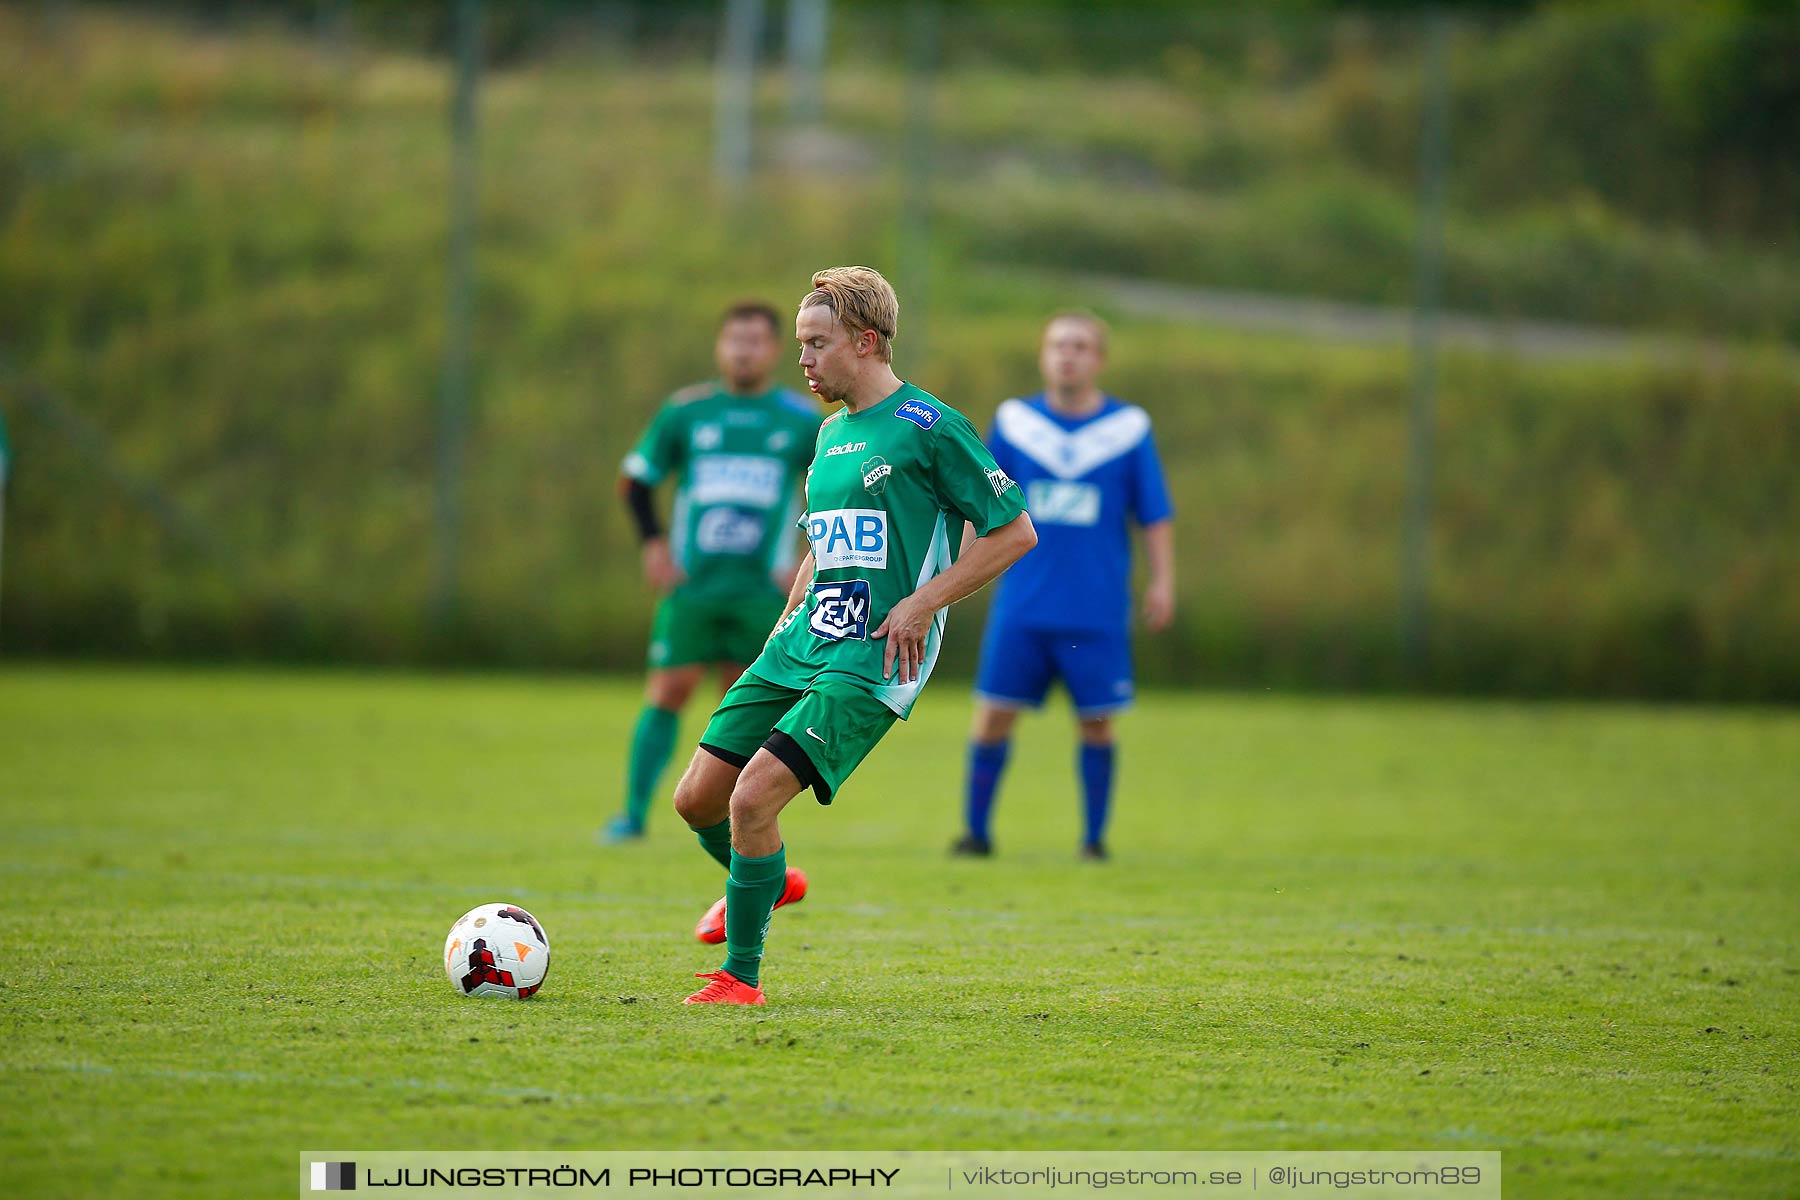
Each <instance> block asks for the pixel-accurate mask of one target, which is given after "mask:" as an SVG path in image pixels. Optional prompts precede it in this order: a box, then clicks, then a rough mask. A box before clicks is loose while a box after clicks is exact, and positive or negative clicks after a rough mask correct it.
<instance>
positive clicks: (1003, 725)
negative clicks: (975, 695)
mask: <svg viewBox="0 0 1800 1200" xmlns="http://www.w3.org/2000/svg"><path fill="white" fill-rule="evenodd" d="M1018 715H1019V714H1018V713H1016V712H1014V711H1013V710H1012V709H1010V708H997V707H995V706H994V705H992V704H978V705H976V706H975V721H974V728H973V729H972V731H971V733H972V735H973V737H974V739H975V740H976V741H978V742H1003V741H1005V740H1006V738H1007V736H1008V735H1009V734H1011V733H1012V727H1013V722H1014V721H1015V720H1017V719H1018Z"/></svg>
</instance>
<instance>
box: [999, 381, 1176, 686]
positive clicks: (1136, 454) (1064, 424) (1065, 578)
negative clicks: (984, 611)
mask: <svg viewBox="0 0 1800 1200" xmlns="http://www.w3.org/2000/svg"><path fill="white" fill-rule="evenodd" d="M988 448H989V449H990V450H991V451H992V452H993V455H994V461H995V462H996V463H998V464H999V466H1000V469H1001V470H1003V471H1005V472H1006V473H1007V474H1008V475H1010V476H1011V477H1012V478H1013V479H1014V480H1015V481H1016V482H1017V483H1018V485H1019V487H1020V488H1022V489H1023V490H1024V493H1025V505H1026V509H1027V510H1028V511H1029V512H1030V513H1031V523H1032V525H1033V527H1035V528H1036V530H1037V535H1038V543H1037V547H1036V549H1034V550H1033V551H1032V552H1031V553H1030V554H1027V555H1026V556H1025V557H1023V558H1021V559H1020V560H1019V561H1018V562H1016V563H1014V564H1013V565H1012V566H1011V567H1010V568H1009V569H1008V570H1007V572H1006V574H1005V575H1003V576H1001V579H1000V584H999V589H998V591H997V593H996V594H995V596H994V603H993V607H992V609H991V610H990V612H989V615H988V625H987V630H986V633H985V635H984V637H983V640H982V653H981V666H980V670H979V674H978V676H977V679H976V692H977V694H978V695H980V696H981V697H983V698H984V699H987V700H989V701H992V702H994V703H999V704H1003V705H1010V706H1014V707H1032V708H1035V707H1036V706H1037V705H1039V704H1041V703H1042V702H1043V699H1044V696H1045V695H1046V693H1047V692H1048V690H1049V686H1050V683H1051V682H1052V680H1053V679H1055V678H1059V677H1060V678H1061V679H1062V680H1063V682H1064V684H1065V685H1066V686H1067V687H1068V689H1069V693H1070V695H1071V696H1072V697H1073V699H1074V701H1075V707H1076V709H1077V710H1078V711H1079V712H1081V713H1082V714H1083V715H1098V714H1100V713H1104V712H1108V711H1113V710H1116V709H1119V708H1123V707H1125V706H1126V705H1127V704H1129V703H1130V702H1131V697H1132V672H1131V639H1130V635H1129V629H1130V623H1131V527H1132V525H1134V524H1135V525H1139V526H1144V525H1155V524H1157V523H1158V522H1161V521H1166V520H1168V519H1169V518H1170V517H1171V516H1173V515H1174V509H1173V507H1172V506H1171V505H1170V503H1169V493H1168V488H1167V486H1166V484H1165V483H1164V481H1163V471H1162V463H1161V461H1160V460H1159V459H1158V458H1157V454H1156V445H1155V442H1154V441H1153V439H1152V438H1151V435H1150V417H1149V415H1148V414H1147V413H1145V412H1144V410H1143V409H1141V408H1138V407H1136V406H1135V405H1130V404H1124V403H1121V402H1120V401H1119V400H1117V399H1115V398H1113V397H1111V396H1107V397H1105V398H1104V401H1103V403H1102V404H1101V406H1100V408H1099V410H1098V411H1097V412H1095V413H1092V414H1090V415H1086V416H1080V417H1069V416H1064V415H1062V414H1060V413H1058V412H1056V410H1055V409H1053V408H1051V406H1050V403H1049V401H1048V400H1046V399H1045V398H1044V396H1043V395H1042V394H1041V393H1040V394H1038V395H1035V396H1031V397H1027V398H1025V399H1022V400H1008V401H1006V402H1005V403H1003V404H1001V405H1000V408H999V411H997V412H996V413H995V414H994V427H993V431H992V433H991V434H990V435H989V437H988Z"/></svg>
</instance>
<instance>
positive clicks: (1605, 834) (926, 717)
mask: <svg viewBox="0 0 1800 1200" xmlns="http://www.w3.org/2000/svg"><path fill="white" fill-rule="evenodd" d="M964 697H965V691H964V688H963V686H962V685H960V684H958V683H955V682H953V681H948V680H946V681H941V682H940V683H939V684H937V685H936V686H935V687H934V688H933V690H932V695H931V696H928V697H927V699H926V700H925V701H924V703H923V704H921V706H920V712H919V714H918V716H917V717H916V718H915V719H914V720H913V721H911V722H910V723H909V724H907V725H904V726H900V727H898V728H897V729H896V730H895V732H894V733H893V734H892V735H891V736H890V737H889V738H888V740H887V742H886V743H885V744H884V745H883V746H882V747H881V748H880V749H879V750H878V751H877V752H876V753H875V755H874V756H873V757H872V758H871V759H870V761H869V762H868V763H867V764H866V765H865V766H864V767H863V769H862V770H861V771H860V773H859V774H858V775H857V777H856V778H855V780H854V781H853V782H852V783H851V784H850V785H849V786H848V787H847V788H846V789H845V791H844V793H843V795H842V797H841V798H840V799H839V801H838V802H837V803H836V804H835V805H833V806H832V807H831V808H830V809H828V810H821V809H819V808H818V807H817V806H816V805H814V804H812V803H811V802H810V801H805V802H796V803H795V805H794V806H793V807H792V808H791V809H790V811H789V815H788V817H787V818H786V820H785V821H784V827H785V829H786V832H787V837H788V843H789V853H790V856H791V859H792V861H793V862H795V863H796V864H797V865H801V866H804V867H805V868H806V869H807V870H808V871H809V872H810V873H811V876H812V881H813V892H812V895H811V896H810V897H809V898H808V899H807V900H806V901H805V902H804V903H803V904H800V905H797V906H794V907H792V908H789V909H784V910H782V912H781V913H779V914H778V915H777V916H776V918H775V923H774V929H773V933H772V937H771V943H770V950H769V958H768V962H767V966H766V985H767V988H768V991H769V994H770V1005H769V1007H768V1008H767V1009H766V1010H761V1011H756V1010H736V1011H715V1010H705V1011H696V1010H691V1009H684V1008H683V1007H681V1005H680V1004H679V1000H680V998H681V997H682V996H683V995H684V994H685V993H686V992H687V991H688V990H690V988H691V987H692V986H693V984H692V981H691V980H690V978H689V973H690V972H692V971H696V970H710V969H712V968H713V967H715V966H716V965H717V960H718V958H719V955H718V954H717V953H716V952H715V951H714V950H713V949H711V948H708V947H702V946H700V945H698V944H697V943H695V942H694V941H693V940H692V938H691V932H690V931H691V928H692V925H693V923H694V920H695V919H696V918H697V917H698V915H699V914H700V912H701V911H702V910H703V909H704V907H705V906H706V905H707V904H708V903H709V902H710V901H712V900H713V899H714V898H716V897H717V896H718V895H719V894H720V890H721V885H722V879H721V875H720V872H719V871H718V869H717V868H716V867H715V866H714V865H713V864H712V863H711V861H710V860H708V859H706V858H705V857H704V856H703V855H702V853H701V852H700V850H699V849H698V847H697V846H695V844H694V843H693V840H692V838H691V837H689V836H687V835H686V834H685V832H684V831H683V830H682V829H681V828H680V827H679V824H678V822H677V821H676V820H674V819H673V815H672V813H670V812H669V811H667V810H666V809H662V810H659V811H658V812H657V813H656V815H655V818H654V824H653V829H652V837H651V839H650V841H649V842H648V843H647V844H644V845H641V846H633V847H627V848H622V849H612V850H602V849H601V848H599V847H598V846H596V844H595V842H594V840H593V836H592V834H593V830H594V828H595V827H596V826H597V825H599V824H600V822H601V820H602V819H603V817H604V816H606V815H607V814H608V813H609V812H610V811H611V809H612V808H613V806H614V803H615V797H616V791H617V786H618V781H619V779H620V777H621V774H622V763H621V754H622V748H623V746H624V743H625V739H626V735H627V731H628V729H629V724H630V721H631V718H632V716H633V714H634V712H635V709H636V705H637V698H636V688H635V685H634V684H631V683H627V682H606V683H591V682H582V681H573V680H567V679H564V680H536V679H515V678H506V679H486V678H483V679H471V678H434V677H416V676H413V677H398V676H377V677H366V676H356V675H310V674H275V673H270V674H258V673H239V672H218V673H208V672H203V673H178V672H160V671H115V670H102V669H76V670H57V669H48V668H45V669H16V668H15V669H9V670H7V671H5V672H4V673H0V806H3V807H0V812H3V813H4V817H5V826H4V828H5V831H6V846H5V849H4V852H3V853H0V862H3V866H4V872H5V878H6V892H7V895H8V897H9V900H10V902H11V903H10V906H9V907H10V909H11V915H10V919H9V920H7V921H5V922H4V923H3V924H0V946H3V947H4V951H5V955H6V959H7V962H8V964H9V965H8V969H7V970H6V972H5V973H4V976H3V977H0V1020H3V1021H4V1029H5V1035H6V1036H5V1041H4V1046H3V1048H0V1080H3V1081H4V1088H5V1094H6V1104H5V1106H4V1111H3V1113H0V1131H3V1132H0V1152H3V1153H4V1157H5V1161H6V1162H7V1164H8V1165H7V1174H8V1177H9V1187H10V1189H11V1194H27V1195H29V1194H51V1193H54V1194H57V1195H64V1196H67V1195H81V1194H116V1195H133V1196H155V1195H165V1196H193V1195H221V1196H223V1195H247V1194H252V1193H256V1194H286V1193H287V1192H288V1191H289V1190H290V1189H291V1188H292V1186H293V1184H292V1180H293V1175H294V1163H295V1157H294V1156H295V1153H296V1152H297V1151H299V1150H301V1149H304V1148H323V1147H334V1148H342V1149H352V1148H359V1149H418V1148H433V1149H480V1148H487V1149H539V1150H559V1149H570V1150H574V1149H643V1148H653V1147H673V1146H682V1147H693V1148H720V1149H726V1148H743V1149H748V1148H780V1147H807V1148H824V1147H835V1148H856V1149H871V1148H936V1147H980V1148H1009V1147H1032V1148H1071V1149H1073V1148H1092V1149H1122V1148H1133V1147H1135V1148H1184V1149H1202V1148H1235V1149H1273V1148H1295V1149H1301V1148H1304V1149H1332V1148H1348V1149H1400V1148H1419V1147H1439V1148H1466V1149H1498V1150H1501V1151H1503V1152H1504V1153H1505V1156H1506V1157H1505V1174H1506V1181H1507V1189H1508V1194H1509V1195H1521V1196H1524V1195H1588V1194H1612V1195H1621V1196H1623V1195H1631V1196H1653V1195H1668V1196H1678V1195H1679V1196H1692V1195H1703V1194H1716V1195H1792V1194H1795V1193H1796V1192H1800V1133H1797V1131H1800V1091H1797V1087H1800V1084H1797V1083H1796V1078H1797V1076H1800V1070H1797V1068H1800V1053H1797V1051H1800V1032H1797V1030H1800V901H1797V899H1796V897H1797V896H1800V866H1797V864H1796V854H1795V848H1796V846H1800V800H1797V795H1800V714H1796V713H1793V712H1773V713H1772V712H1757V711H1700V710H1652V709H1640V708H1624V707H1587V706H1580V707H1578V706H1562V705H1532V706H1524V705H1498V704H1462V703H1438V702H1425V701H1389V700H1377V701H1370V700H1353V699H1295V698H1268V697H1260V696H1243V695H1206V696H1155V697H1152V698H1150V699H1148V700H1147V701H1146V702H1144V703H1143V704H1142V705H1141V707H1140V709H1139V711H1138V712H1136V713H1134V714H1133V715H1132V716H1131V717H1130V718H1129V720H1128V722H1127V724H1126V726H1125V730H1124V751H1123V756H1122V779H1121V787H1120V795H1119V799H1118V803H1117V819H1116V822H1115V828H1114V831H1113V839H1112V840H1113V844H1114V848H1115V853H1116V858H1115V861H1114V862H1113V863H1111V864H1109V865H1104V866H1094V865H1089V864H1082V863H1079V862H1077V861H1075V857H1074V849H1075V843H1076V840H1077V802H1076V799H1075V794H1074V783H1073V780H1072V770H1071V766H1072V754H1073V751H1072V749H1071V746H1070V742H1069V738H1068V732H1067V727H1066V725H1067V722H1066V717H1065V716H1064V715H1063V714H1057V713H1053V714H1051V715H1049V716H1046V717H1041V718H1039V719H1037V720H1035V721H1033V722H1030V723H1029V724H1028V725H1027V726H1026V727H1025V728H1024V730H1023V732H1022V734H1021V736H1020V738H1019V741H1018V744H1017V746H1016V748H1015V753H1014V765H1013V768H1012V771H1011V773H1010V775H1009V777H1008V780H1007V786H1006V791H1005V794H1004V796H1003V798H1002V802H1001V806H1000V809H999V816H998V820H997V824H996V839H997V842H998V845H999V848H1000V857H999V858H997V859H995V860H994V861H991V862H981V863H975V862H961V861H950V860H949V859H947V858H946V857H945V855H944V853H943V851H944V847H945V845H946V844H947V843H948V841H949V839H950V837H951V835H952V834H953V833H954V832H955V830H956V825H957V813H958V808H959V804H960V801H959V799H958V797H959V794H960V779H961V762H962V741H963V738H962V733H963V722H964V720H965V718H966V701H965V698H964ZM701 707H702V706H701V704H700V703H699V702H696V704H695V706H694V707H693V709H691V710H690V712H689V714H688V719H687V721H686V723H685V725H684V739H685V740H686V741H687V742H688V744H690V745H691V739H692V737H693V736H695V735H697V733H698V730H699V722H700V720H701V719H702V713H701ZM683 754H685V750H684V751H683ZM665 791H666V787H665ZM499 899H508V900H517V901H519V902H521V903H523V904H525V905H527V906H528V907H529V908H530V909H531V910H532V911H533V912H534V913H535V914H536V915H537V916H538V917H539V918H540V919H541V920H542V921H543V922H544V924H545V926H546V928H547V930H548V932H549V934H550V938H551V941H552V945H553V948H554V949H553V953H554V958H553V961H552V965H551V970H550V976H549V980H548V983H547V984H546V987H545V989H544V992H543V993H542V995H541V996H539V997H538V998H537V999H535V1000H533V1001H530V1002H527V1003H523V1004H520V1003H509V1002H486V1003H482V1002H474V1001H468V1000H463V999H461V998H459V997H458V996H456V995H455V994H453V993H452V991H451V989H450V987H449V985H448V983H447V982H446V981H445V979H444V976H443V972H442V970H441V968H440V966H439V963H438V953H439V949H440V947H441V944H442V939H443V935H444V931H445V930H446V929H447V928H448V926H449V923H450V921H451V920H452V919H454V918H455V917H456V916H457V915H458V914H460V913H461V912H462V911H464V910H465V909H467V908H469V907H471V906H472V905H474V904H476V903H478V902H481V901H485V900H499Z"/></svg>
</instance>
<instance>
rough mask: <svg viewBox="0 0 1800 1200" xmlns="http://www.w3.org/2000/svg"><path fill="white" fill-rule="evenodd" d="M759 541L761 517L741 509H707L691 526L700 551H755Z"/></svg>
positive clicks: (760, 539) (708, 552)
mask: <svg viewBox="0 0 1800 1200" xmlns="http://www.w3.org/2000/svg"><path fill="white" fill-rule="evenodd" d="M762 540H763V521H762V518H761V517H759V516H757V515H756V514H755V513H753V512H746V511H745V510H744V509H741V508H731V507H729V506H727V507H723V508H713V509H708V510H707V511H706V513H705V515H704V516H702V517H701V518H700V520H699V521H698V522H697V523H696V524H695V525H694V544H695V545H696V546H698V547H699V548H700V553H702V554H755V553H756V550H757V547H759V546H761V545H762Z"/></svg>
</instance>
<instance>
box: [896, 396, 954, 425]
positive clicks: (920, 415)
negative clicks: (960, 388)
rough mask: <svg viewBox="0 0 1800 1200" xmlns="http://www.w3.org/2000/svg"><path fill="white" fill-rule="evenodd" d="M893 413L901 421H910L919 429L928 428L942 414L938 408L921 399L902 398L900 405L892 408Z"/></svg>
mask: <svg viewBox="0 0 1800 1200" xmlns="http://www.w3.org/2000/svg"><path fill="white" fill-rule="evenodd" d="M894 415H895V416H896V417H899V418H900V419H901V420H902V421H911V422H912V423H913V424H914V425H917V426H918V427H919V428H920V429H930V428H931V427H932V426H933V425H936V424H937V423H938V418H939V417H941V416H943V415H944V414H943V412H942V411H941V410H940V409H937V408H934V407H932V406H931V405H929V404H927V403H925V402H924V401H923V400H904V401H902V402H901V404H900V407H899V408H896V409H895V410H894Z"/></svg>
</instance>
